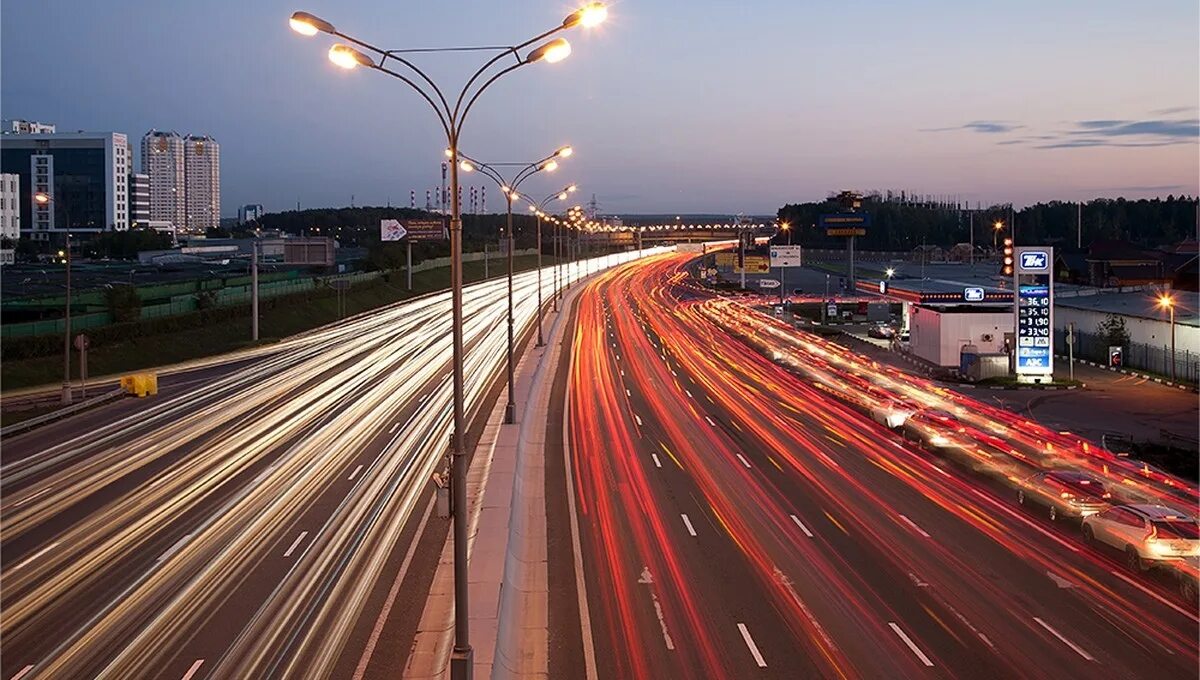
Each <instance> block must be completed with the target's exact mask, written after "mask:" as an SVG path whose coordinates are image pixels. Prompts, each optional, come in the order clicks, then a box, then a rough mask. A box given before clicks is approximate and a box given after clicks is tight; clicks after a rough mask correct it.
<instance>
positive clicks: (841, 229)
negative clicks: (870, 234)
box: [818, 213, 871, 236]
mask: <svg viewBox="0 0 1200 680" xmlns="http://www.w3.org/2000/svg"><path fill="white" fill-rule="evenodd" d="M818 223H819V225H820V227H821V228H822V229H824V230H825V235H826V236H866V235H867V227H869V226H871V216H870V215H868V214H867V213H834V214H831V215H821V216H820V217H819V218H818Z"/></svg>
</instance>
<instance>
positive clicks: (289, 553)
mask: <svg viewBox="0 0 1200 680" xmlns="http://www.w3.org/2000/svg"><path fill="white" fill-rule="evenodd" d="M307 535H308V532H307V531H301V532H300V535H299V536H297V537H296V540H294V541H292V546H291V547H290V548H288V549H287V552H285V553H284V554H283V556H284V557H291V556H292V553H293V552H295V550H296V548H297V546H299V545H300V541H303V540H304V537H305V536H307Z"/></svg>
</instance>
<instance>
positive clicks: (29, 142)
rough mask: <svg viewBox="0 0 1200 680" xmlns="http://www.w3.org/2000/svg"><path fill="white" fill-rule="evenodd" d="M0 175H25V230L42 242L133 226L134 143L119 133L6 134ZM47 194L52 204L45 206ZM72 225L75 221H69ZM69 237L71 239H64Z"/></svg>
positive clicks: (21, 184) (22, 178) (23, 184)
mask: <svg viewBox="0 0 1200 680" xmlns="http://www.w3.org/2000/svg"><path fill="white" fill-rule="evenodd" d="M3 146H4V154H3V156H0V158H2V162H0V172H5V173H15V174H17V175H20V186H21V187H27V189H26V190H25V191H24V192H23V196H24V198H22V199H21V200H22V201H28V203H26V205H25V206H24V207H26V208H28V211H26V210H22V211H21V215H20V220H21V231H22V232H25V233H26V234H28V235H29V237H30V238H33V239H35V240H40V241H50V240H56V239H55V238H54V237H55V236H56V235H62V234H65V233H66V232H67V230H68V228H69V229H70V230H71V231H75V232H98V231H110V230H116V231H124V230H125V229H128V228H129V193H128V191H129V187H128V176H129V170H130V165H131V159H130V158H129V152H128V143H127V139H126V137H125V135H123V134H121V133H119V132H65V133H54V134H51V133H28V134H24V133H23V134H15V135H6V136H5V137H4V141H3ZM39 193H44V194H46V195H48V196H49V197H50V201H48V202H46V203H39V202H38V201H36V200H34V196H36V195H37V194H39ZM68 222H69V223H68ZM64 238H65V237H64Z"/></svg>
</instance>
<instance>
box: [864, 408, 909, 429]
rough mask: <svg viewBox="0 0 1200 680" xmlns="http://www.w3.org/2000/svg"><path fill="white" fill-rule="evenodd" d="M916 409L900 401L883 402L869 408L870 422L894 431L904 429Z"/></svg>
mask: <svg viewBox="0 0 1200 680" xmlns="http://www.w3.org/2000/svg"><path fill="white" fill-rule="evenodd" d="M916 412H917V409H916V408H915V407H913V406H911V405H909V404H906V403H904V402H902V401H885V402H882V403H879V404H876V405H875V406H872V407H871V420H874V421H875V422H877V423H879V424H880V425H883V426H884V427H887V428H888V429H891V430H895V429H898V428H901V427H904V423H906V422H908V419H909V417H910V416H912V414H914V413H916Z"/></svg>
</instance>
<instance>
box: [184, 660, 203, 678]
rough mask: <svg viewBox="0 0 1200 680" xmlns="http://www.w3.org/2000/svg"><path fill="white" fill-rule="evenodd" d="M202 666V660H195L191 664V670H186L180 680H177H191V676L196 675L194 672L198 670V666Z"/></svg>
mask: <svg viewBox="0 0 1200 680" xmlns="http://www.w3.org/2000/svg"><path fill="white" fill-rule="evenodd" d="M203 664H204V659H196V660H195V661H193V662H192V666H191V668H188V669H187V673H184V674H183V677H182V678H180V679H179V680H192V676H193V675H195V674H196V671H198V670H200V666H202V665H203Z"/></svg>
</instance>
